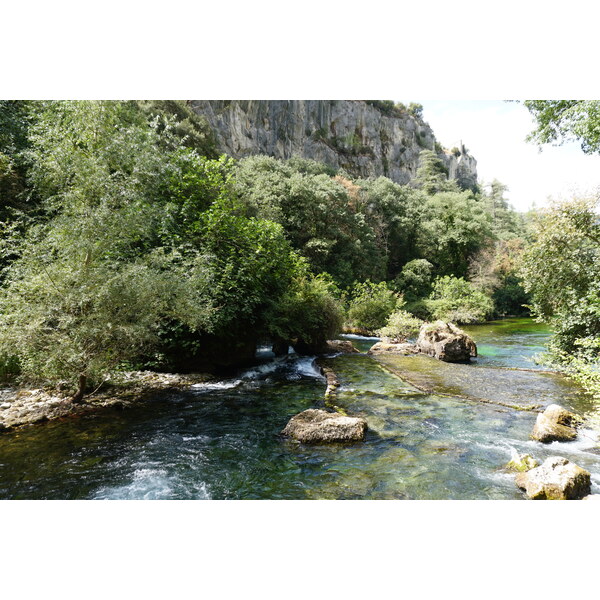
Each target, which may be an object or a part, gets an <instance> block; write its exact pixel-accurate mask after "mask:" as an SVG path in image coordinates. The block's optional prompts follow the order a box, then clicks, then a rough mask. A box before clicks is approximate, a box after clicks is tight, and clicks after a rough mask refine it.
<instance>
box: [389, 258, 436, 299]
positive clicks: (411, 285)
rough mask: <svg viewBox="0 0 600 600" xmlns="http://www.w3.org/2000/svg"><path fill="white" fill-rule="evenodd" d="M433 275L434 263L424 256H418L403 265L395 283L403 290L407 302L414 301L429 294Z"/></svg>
mask: <svg viewBox="0 0 600 600" xmlns="http://www.w3.org/2000/svg"><path fill="white" fill-rule="evenodd" d="M432 277H433V265H432V264H431V263H430V262H429V261H428V260H425V259H424V258H416V259H414V260H411V261H410V262H407V263H406V264H405V265H404V266H403V267H402V272H401V273H400V274H399V275H398V277H396V279H395V281H394V284H395V286H396V287H397V288H398V289H399V290H400V291H401V292H402V295H403V297H404V299H405V300H406V302H414V301H415V300H417V299H419V298H423V297H425V296H427V295H429V292H430V291H431V280H432Z"/></svg>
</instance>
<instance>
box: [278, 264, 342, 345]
mask: <svg viewBox="0 0 600 600" xmlns="http://www.w3.org/2000/svg"><path fill="white" fill-rule="evenodd" d="M338 295H339V290H338V289H337V288H336V286H335V285H334V284H333V282H331V281H330V280H329V279H328V278H327V277H325V276H323V275H320V276H318V277H310V276H309V275H308V272H307V271H305V272H304V274H302V272H301V270H299V273H298V276H297V277H295V278H294V279H293V280H292V282H291V283H290V285H289V287H288V289H287V290H286V292H285V293H284V294H283V296H282V298H281V300H280V301H279V302H278V304H277V307H276V310H272V311H271V313H270V314H268V318H267V323H268V333H269V335H270V336H271V337H272V338H273V339H282V340H291V341H300V342H301V343H302V344H304V345H306V346H310V347H312V348H314V349H319V348H321V347H322V346H323V344H324V343H325V342H326V341H327V340H328V339H333V338H335V337H336V336H337V334H338V333H339V331H340V329H341V327H342V322H343V309H342V305H341V303H340V301H339V300H338V299H337V296H338Z"/></svg>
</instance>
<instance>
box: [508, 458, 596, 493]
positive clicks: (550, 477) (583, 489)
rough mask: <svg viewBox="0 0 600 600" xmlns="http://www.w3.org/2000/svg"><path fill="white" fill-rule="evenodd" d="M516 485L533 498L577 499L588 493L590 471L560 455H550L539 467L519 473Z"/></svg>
mask: <svg viewBox="0 0 600 600" xmlns="http://www.w3.org/2000/svg"><path fill="white" fill-rule="evenodd" d="M515 482H516V484H517V486H518V487H519V488H521V489H523V490H525V492H526V493H527V496H529V498H531V499H533V500H579V499H581V498H584V497H585V496H587V495H588V494H589V493H590V490H591V479H590V473H589V472H588V471H586V470H585V469H582V468H581V467H579V466H577V465H576V464H574V463H572V462H570V461H569V460H567V459H566V458H562V457H560V456H551V457H550V458H547V459H546V460H545V461H544V464H543V465H542V466H541V467H537V468H535V469H531V470H530V471H527V472H526V473H519V474H518V475H517V476H516V477H515Z"/></svg>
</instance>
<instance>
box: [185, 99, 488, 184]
mask: <svg viewBox="0 0 600 600" xmlns="http://www.w3.org/2000/svg"><path fill="white" fill-rule="evenodd" d="M190 106H191V107H192V109H193V110H194V111H195V112H196V113H197V114H199V115H201V116H203V117H204V118H205V119H206V120H207V121H208V124H209V126H210V128H211V130H212V131H213V132H214V134H215V138H216V141H217V144H218V146H219V151H220V152H223V153H225V154H228V155H229V156H233V157H234V158H243V157H246V156H250V155H253V154H266V155H268V156H274V157H275V158H278V159H283V160H285V159H288V158H292V157H293V156H300V157H302V158H309V159H313V160H316V161H318V162H322V163H325V164H327V165H330V166H331V167H333V168H335V169H339V168H343V169H345V170H346V171H347V172H348V173H351V174H352V175H355V176H359V177H379V176H381V175H385V176H386V177H389V178H390V179H391V180H392V181H394V182H396V183H400V184H407V183H409V182H410V181H411V180H412V179H413V178H414V176H415V174H416V172H417V169H418V167H419V164H420V153H421V151H422V150H423V149H424V148H428V149H430V150H431V149H435V148H436V139H435V136H434V133H433V131H432V129H431V127H430V126H429V125H428V124H427V123H425V122H424V121H423V119H422V118H420V117H417V116H415V115H414V114H411V113H410V112H409V111H406V110H382V109H381V108H378V107H377V106H373V103H372V102H366V101H363V100H192V101H190ZM436 153H437V155H438V158H440V159H441V160H442V161H443V162H444V165H445V166H446V168H447V169H448V176H449V178H450V179H456V180H458V181H459V182H460V183H461V184H463V185H464V186H465V187H472V186H473V184H476V183H477V161H476V160H475V159H474V158H473V157H472V156H471V155H470V154H469V152H468V150H467V149H466V148H465V147H464V145H463V144H462V143H461V144H460V148H459V152H458V153H453V152H450V151H443V150H441V149H438V150H436Z"/></svg>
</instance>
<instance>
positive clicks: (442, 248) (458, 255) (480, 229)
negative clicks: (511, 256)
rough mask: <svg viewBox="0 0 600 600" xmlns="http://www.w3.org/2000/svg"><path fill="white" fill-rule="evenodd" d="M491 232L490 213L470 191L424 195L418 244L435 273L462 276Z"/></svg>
mask: <svg viewBox="0 0 600 600" xmlns="http://www.w3.org/2000/svg"><path fill="white" fill-rule="evenodd" d="M490 236H491V228H490V216H489V214H488V213H487V212H486V211H485V210H484V206H483V204H482V203H481V202H480V201H478V200H477V199H476V198H475V197H474V196H473V194H472V193H471V192H466V191H465V192H440V193H437V194H435V195H433V196H431V197H430V198H428V199H427V202H426V204H425V207H424V216H423V221H422V224H421V227H420V229H419V235H418V245H419V247H420V249H421V253H422V256H423V257H424V258H426V259H427V260H429V261H430V262H431V263H432V264H433V265H434V267H436V272H437V273H439V274H448V275H449V274H453V275H457V276H464V275H465V274H466V272H467V268H468V264H469V258H470V257H471V256H472V255H473V254H474V253H475V252H476V251H477V250H478V249H479V248H481V247H482V246H483V245H484V244H485V243H486V241H487V240H488V239H489V238H490Z"/></svg>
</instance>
